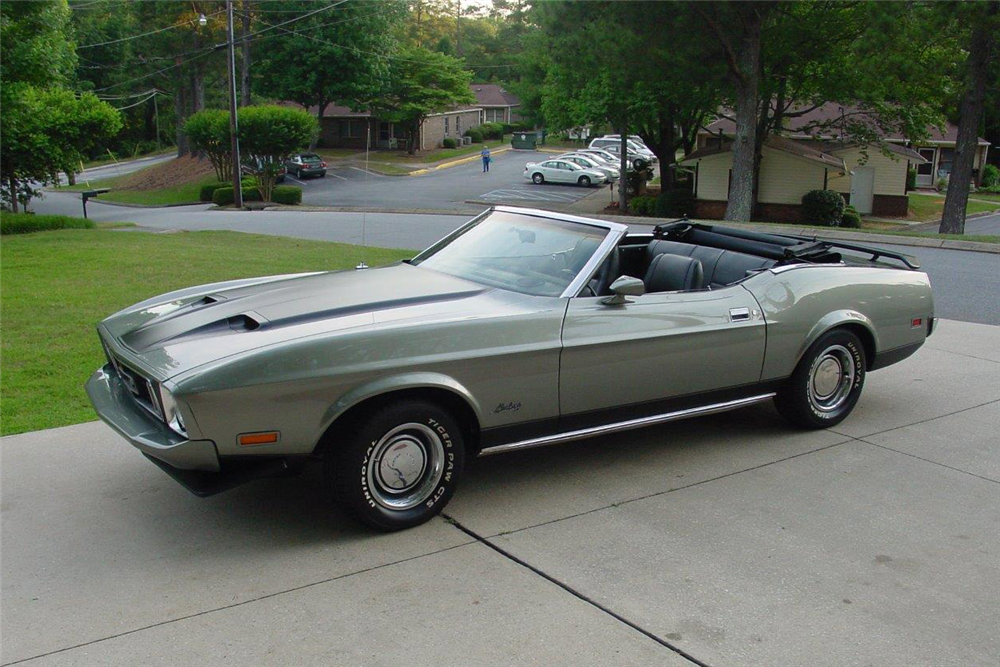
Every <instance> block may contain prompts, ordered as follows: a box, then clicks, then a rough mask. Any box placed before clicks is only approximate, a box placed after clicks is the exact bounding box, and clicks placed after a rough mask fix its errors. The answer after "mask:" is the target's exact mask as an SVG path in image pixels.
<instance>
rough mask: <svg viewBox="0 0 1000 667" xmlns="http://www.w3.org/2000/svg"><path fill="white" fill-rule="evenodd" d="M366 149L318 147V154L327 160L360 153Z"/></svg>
mask: <svg viewBox="0 0 1000 667" xmlns="http://www.w3.org/2000/svg"><path fill="white" fill-rule="evenodd" d="M364 152H365V151H364V149H363V148H362V149H360V150H359V149H357V148H317V149H316V154H317V155H319V156H320V157H322V158H324V159H326V160H339V159H341V158H345V157H347V156H349V155H357V154H358V153H364Z"/></svg>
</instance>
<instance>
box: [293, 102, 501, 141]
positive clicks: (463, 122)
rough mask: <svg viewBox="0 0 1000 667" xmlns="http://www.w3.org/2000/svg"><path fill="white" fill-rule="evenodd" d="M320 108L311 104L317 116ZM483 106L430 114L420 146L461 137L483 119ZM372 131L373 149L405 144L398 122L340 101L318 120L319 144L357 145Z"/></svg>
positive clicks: (419, 131) (324, 112) (310, 109)
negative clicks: (350, 107) (373, 114)
mask: <svg viewBox="0 0 1000 667" xmlns="http://www.w3.org/2000/svg"><path fill="white" fill-rule="evenodd" d="M316 112H317V108H316V107H315V106H313V107H309V113H310V114H312V115H313V116H316ZM482 112H483V110H482V109H480V108H479V107H477V106H469V107H459V108H456V109H451V110H448V111H443V112H441V113H434V114H430V115H429V116H427V118H426V119H424V122H423V123H422V124H421V126H420V129H419V130H418V136H417V149H418V150H430V149H433V148H440V147H441V146H443V145H444V140H445V139H447V138H452V139H457V140H459V141H461V137H462V134H464V133H465V131H466V130H468V129H469V128H472V127H477V126H479V125H480V124H481V123H482V115H483V113H482ZM369 131H370V132H371V148H372V149H390V148H397V147H399V148H402V147H403V145H404V140H405V133H404V131H403V129H402V128H401V127H399V126H398V125H397V124H396V123H393V122H390V121H387V120H381V119H379V118H377V117H374V116H372V115H371V113H369V112H367V111H352V110H351V109H348V108H347V107H343V106H340V105H337V104H328V105H326V108H325V109H323V116H322V117H321V119H320V124H319V145H320V146H326V147H331V148H357V149H358V150H364V149H365V146H366V145H368V138H367V133H368V132H369Z"/></svg>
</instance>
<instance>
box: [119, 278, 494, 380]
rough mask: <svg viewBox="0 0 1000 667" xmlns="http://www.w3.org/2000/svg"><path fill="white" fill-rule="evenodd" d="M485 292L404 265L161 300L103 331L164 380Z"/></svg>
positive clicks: (218, 287)
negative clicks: (395, 312)
mask: <svg viewBox="0 0 1000 667" xmlns="http://www.w3.org/2000/svg"><path fill="white" fill-rule="evenodd" d="M486 290H487V288H484V287H483V286H481V285H478V284H475V283H471V282H468V281H465V280H461V279H459V278H454V277H452V276H448V275H445V274H441V273H437V272H434V271H431V270H428V269H420V268H417V267H414V266H410V265H408V264H399V265H394V266H389V267H383V268H378V269H367V270H362V271H340V272H328V273H313V274H299V275H292V276H277V277H273V278H262V279H259V280H258V281H255V282H249V284H248V281H234V282H233V283H218V284H214V285H206V286H203V288H192V289H188V290H182V291H181V292H173V293H170V294H165V295H163V296H162V297H157V298H153V299H150V300H148V301H144V302H142V303H140V304H137V305H136V306H133V307H131V308H127V309H125V310H123V311H121V312H119V313H116V314H115V315H112V316H111V317H109V318H108V319H106V320H104V321H103V322H102V323H101V329H102V336H103V337H104V339H105V340H106V341H107V340H109V339H110V342H111V346H112V347H113V348H114V349H116V350H117V351H118V352H120V353H122V356H125V357H126V358H127V359H131V360H132V361H134V362H136V363H137V364H138V365H140V366H142V367H144V369H145V370H146V371H147V372H148V373H150V374H151V375H153V376H154V377H156V378H157V379H161V380H163V379H167V378H169V377H171V376H173V375H176V374H177V373H180V372H183V371H185V370H188V369H190V368H193V367H196V366H199V365H201V364H204V363H208V362H210V361H214V360H217V359H221V358H224V357H228V356H231V355H234V354H239V353H241V352H246V351H248V350H252V349H255V348H258V347H264V346H268V345H273V344H275V343H280V342H283V341H286V340H291V339H295V338H300V337H304V336H310V335H315V334H322V333H330V332H335V331H338V330H344V329H351V328H356V327H361V326H370V325H371V324H372V322H373V320H374V318H373V313H374V312H376V311H379V310H389V309H395V308H403V307H411V306H414V305H422V304H433V303H436V302H442V301H453V300H458V299H466V298H469V297H472V296H475V295H477V294H480V293H482V292H484V291H486Z"/></svg>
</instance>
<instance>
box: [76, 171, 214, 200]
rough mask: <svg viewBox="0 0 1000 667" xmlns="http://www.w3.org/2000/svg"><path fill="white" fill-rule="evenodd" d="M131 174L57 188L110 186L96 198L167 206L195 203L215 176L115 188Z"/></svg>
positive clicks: (78, 189)
mask: <svg viewBox="0 0 1000 667" xmlns="http://www.w3.org/2000/svg"><path fill="white" fill-rule="evenodd" d="M131 175H132V174H125V175H124V176H113V177H111V178H105V179H102V180H100V181H91V182H90V183H89V184H87V183H82V182H77V184H76V185H71V186H65V187H61V188H59V189H60V190H62V191H70V192H80V191H82V190H90V189H96V188H111V192H105V193H104V194H102V195H99V196H98V197H97V198H98V199H99V200H101V201H113V202H120V203H122V204H143V205H146V206H167V205H170V204H197V203H199V202H198V197H199V195H200V194H201V186H203V185H205V184H206V183H214V182H215V180H216V179H215V176H206V177H205V178H203V179H201V180H198V181H191V182H189V183H181V184H180V185H175V186H173V187H170V188H161V189H159V190H116V189H115V186H116V185H117V184H118V182H119V181H120V180H121V179H124V178H128V177H129V176H131Z"/></svg>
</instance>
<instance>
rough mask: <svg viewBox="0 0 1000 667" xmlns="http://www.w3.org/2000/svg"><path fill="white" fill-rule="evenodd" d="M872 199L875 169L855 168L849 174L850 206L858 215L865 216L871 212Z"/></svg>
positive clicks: (873, 196) (873, 195)
mask: <svg viewBox="0 0 1000 667" xmlns="http://www.w3.org/2000/svg"><path fill="white" fill-rule="evenodd" d="M874 198H875V167H855V168H854V173H853V174H851V206H853V207H854V208H855V209H856V210H857V211H858V213H861V214H862V215H867V214H869V213H871V212H872V200H873V199H874Z"/></svg>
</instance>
